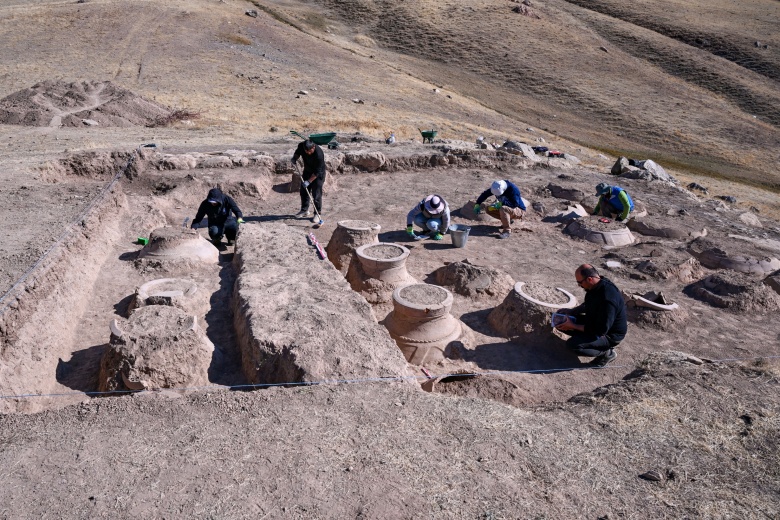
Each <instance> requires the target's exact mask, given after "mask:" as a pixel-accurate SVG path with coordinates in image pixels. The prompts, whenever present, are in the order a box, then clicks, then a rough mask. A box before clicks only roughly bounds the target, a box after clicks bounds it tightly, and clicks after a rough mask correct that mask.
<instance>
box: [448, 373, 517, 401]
mask: <svg viewBox="0 0 780 520" xmlns="http://www.w3.org/2000/svg"><path fill="white" fill-rule="evenodd" d="M433 391H434V392H436V393H440V394H446V395H456V396H458V397H478V398H481V399H490V400H492V401H499V402H502V403H506V404H510V405H514V406H519V405H520V404H522V399H521V398H520V395H519V392H518V386H517V385H515V384H514V383H511V382H509V381H506V380H504V379H501V378H499V377H495V376H467V375H464V376H458V375H454V376H449V377H445V378H443V379H441V380H439V381H437V382H436V384H435V385H433Z"/></svg>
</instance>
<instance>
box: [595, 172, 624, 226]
mask: <svg viewBox="0 0 780 520" xmlns="http://www.w3.org/2000/svg"><path fill="white" fill-rule="evenodd" d="M596 196H598V198H599V203H598V204H596V209H594V210H593V214H594V215H599V214H601V215H603V216H605V217H609V218H614V219H615V220H617V221H618V222H622V221H624V220H628V217H629V215H630V214H631V212H632V211H634V201H633V200H631V196H630V195H629V194H628V192H627V191H626V190H624V189H623V188H621V187H620V186H610V185H609V184H607V183H606V182H602V183H601V184H599V185H598V186H596Z"/></svg>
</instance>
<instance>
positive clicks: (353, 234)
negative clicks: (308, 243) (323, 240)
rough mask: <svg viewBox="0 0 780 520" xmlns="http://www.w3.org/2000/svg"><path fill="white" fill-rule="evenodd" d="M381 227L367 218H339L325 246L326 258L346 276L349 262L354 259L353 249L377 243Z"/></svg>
mask: <svg viewBox="0 0 780 520" xmlns="http://www.w3.org/2000/svg"><path fill="white" fill-rule="evenodd" d="M381 229H382V227H381V226H380V225H379V224H377V223H375V222H369V221H367V220H340V221H339V222H338V223H337V224H336V230H335V231H333V236H331V237H330V241H329V242H328V246H327V247H326V248H325V250H326V251H327V253H328V260H330V261H331V263H332V264H333V265H334V266H335V267H336V269H338V270H339V271H341V274H343V275H345V276H346V274H347V270H348V269H349V264H350V263H351V262H352V261H354V259H355V250H356V249H357V248H359V247H360V246H364V245H368V244H376V243H378V242H379V231H380V230H381Z"/></svg>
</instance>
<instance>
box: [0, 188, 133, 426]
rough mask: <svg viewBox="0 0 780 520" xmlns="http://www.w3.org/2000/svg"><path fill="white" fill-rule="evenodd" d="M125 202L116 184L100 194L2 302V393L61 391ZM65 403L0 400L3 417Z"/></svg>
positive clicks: (118, 231) (45, 399)
mask: <svg viewBox="0 0 780 520" xmlns="http://www.w3.org/2000/svg"><path fill="white" fill-rule="evenodd" d="M126 203H127V202H126V199H125V195H124V193H123V191H122V189H121V187H120V185H118V184H117V185H114V186H113V187H112V188H111V189H109V190H108V191H106V192H105V193H103V194H102V195H101V196H99V197H98V199H96V201H95V204H94V206H93V207H92V208H91V209H90V210H89V212H88V213H87V214H86V215H84V217H83V218H82V219H81V220H80V221H79V225H71V226H70V227H69V231H68V233H67V234H65V235H64V236H63V240H62V241H61V242H59V244H57V245H55V246H53V248H52V249H51V250H50V252H49V254H48V255H47V256H46V257H45V258H43V259H41V261H40V263H39V264H38V265H37V266H35V267H34V268H33V269H32V270H31V271H30V272H29V274H28V277H27V278H26V279H25V280H24V281H22V282H21V283H20V284H19V285H18V286H17V287H16V288H15V289H13V290H12V291H11V292H9V294H7V295H6V296H5V299H4V300H3V301H2V303H0V394H1V395H4V396H8V395H20V394H24V395H28V394H47V393H51V392H52V391H55V390H56V389H57V386H56V381H55V378H54V374H55V373H56V370H57V366H58V362H59V360H60V358H61V357H67V356H68V355H69V353H70V351H69V347H70V345H71V343H72V342H73V340H74V338H75V337H77V336H78V334H79V333H80V330H79V320H78V318H79V316H81V314H82V312H83V310H84V307H85V306H86V305H87V304H88V302H89V300H90V297H91V291H92V290H93V285H94V282H95V280H96V279H97V277H98V274H99V269H97V268H96V267H97V266H100V265H101V264H103V262H104V261H105V260H106V258H107V257H108V255H110V254H111V252H112V247H113V243H114V242H115V241H116V240H117V237H118V236H119V234H120V230H119V224H120V221H121V219H122V216H123V215H124V210H125V207H126ZM106 329H108V327H106ZM60 391H61V390H60ZM64 404H67V403H66V402H65V401H64V400H60V401H58V402H56V403H55V402H53V401H52V400H51V399H49V398H34V399H25V398H20V399H11V398H7V399H0V413H11V412H23V413H34V412H38V411H40V410H43V409H46V408H49V407H51V406H55V405H57V406H62V405H64Z"/></svg>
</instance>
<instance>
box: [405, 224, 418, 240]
mask: <svg viewBox="0 0 780 520" xmlns="http://www.w3.org/2000/svg"><path fill="white" fill-rule="evenodd" d="M406 234H407V235H409V236H410V237H412V238H417V235H415V234H414V227H412V226H406Z"/></svg>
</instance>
